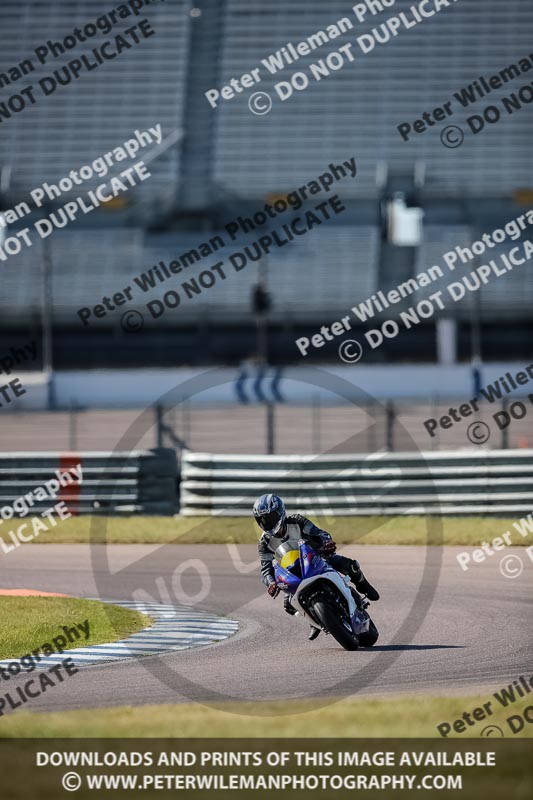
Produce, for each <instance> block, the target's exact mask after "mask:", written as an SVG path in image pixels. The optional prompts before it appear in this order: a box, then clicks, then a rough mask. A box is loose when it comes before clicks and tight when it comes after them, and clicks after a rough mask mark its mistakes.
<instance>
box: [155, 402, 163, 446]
mask: <svg viewBox="0 0 533 800" xmlns="http://www.w3.org/2000/svg"><path fill="white" fill-rule="evenodd" d="M155 431H156V434H155V436H156V440H155V446H156V447H163V406H161V405H159V404H158V405H156V407H155Z"/></svg>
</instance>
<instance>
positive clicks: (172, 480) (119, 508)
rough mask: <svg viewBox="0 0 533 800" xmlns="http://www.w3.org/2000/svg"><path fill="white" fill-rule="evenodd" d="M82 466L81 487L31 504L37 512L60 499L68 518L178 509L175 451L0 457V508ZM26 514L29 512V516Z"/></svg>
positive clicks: (165, 511) (73, 486) (0, 454)
mask: <svg viewBox="0 0 533 800" xmlns="http://www.w3.org/2000/svg"><path fill="white" fill-rule="evenodd" d="M78 464H81V467H82V479H81V483H78V482H74V483H71V484H70V485H69V486H65V487H63V488H61V489H60V491H59V493H58V496H57V500H51V499H50V497H47V498H46V499H43V500H40V501H35V504H34V508H35V509H36V510H39V509H42V510H44V509H46V508H50V507H51V506H52V505H53V504H54V503H55V502H57V501H58V500H61V501H63V502H64V503H65V504H66V505H67V507H68V508H69V510H70V511H71V513H73V514H120V513H124V514H128V513H130V514H131V513H145V514H174V513H175V512H176V511H177V507H178V491H177V486H178V463H177V459H176V453H175V451H174V450H170V449H166V448H157V449H155V450H138V451H133V452H131V453H105V452H98V453H95V452H92V453H91V452H82V453H10V454H7V453H0V506H10V505H11V504H12V503H13V501H14V500H15V499H16V498H18V497H21V496H22V495H25V494H27V493H29V492H32V491H35V490H36V489H37V488H38V487H39V486H43V484H45V483H46V481H49V480H51V479H52V478H54V477H55V474H56V472H57V471H59V472H64V471H67V470H68V469H70V468H75V467H76V466H77V465H78ZM30 513H31V512H30Z"/></svg>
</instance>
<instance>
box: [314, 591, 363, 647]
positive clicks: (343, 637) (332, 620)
mask: <svg viewBox="0 0 533 800" xmlns="http://www.w3.org/2000/svg"><path fill="white" fill-rule="evenodd" d="M313 613H314V615H315V616H316V617H317V619H319V620H320V622H321V623H322V625H323V626H324V628H325V629H326V630H327V631H328V633H331V635H332V636H333V638H334V639H336V640H337V642H338V643H339V644H340V645H341V647H344V649H345V650H357V648H358V647H359V639H358V638H357V636H356V635H355V633H353V632H351V631H349V630H348V628H347V627H346V626H345V625H344V624H343V623H342V621H341V620H340V619H339V617H338V615H337V613H336V612H335V611H334V610H333V609H332V608H331V606H330V605H329V604H328V603H325V602H324V601H322V600H317V601H316V602H315V603H313Z"/></svg>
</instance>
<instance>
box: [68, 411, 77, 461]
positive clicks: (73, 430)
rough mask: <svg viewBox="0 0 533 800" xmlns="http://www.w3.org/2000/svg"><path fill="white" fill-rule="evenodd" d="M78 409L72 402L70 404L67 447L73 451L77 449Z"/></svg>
mask: <svg viewBox="0 0 533 800" xmlns="http://www.w3.org/2000/svg"><path fill="white" fill-rule="evenodd" d="M77 414H78V411H77V409H76V407H75V406H74V403H72V402H71V404H70V413H69V437H68V438H69V449H70V451H71V452H72V453H74V452H75V451H76V450H77V449H78V416H77Z"/></svg>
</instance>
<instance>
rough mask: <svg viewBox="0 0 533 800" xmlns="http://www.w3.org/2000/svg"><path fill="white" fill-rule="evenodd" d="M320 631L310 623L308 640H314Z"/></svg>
mask: <svg viewBox="0 0 533 800" xmlns="http://www.w3.org/2000/svg"><path fill="white" fill-rule="evenodd" d="M321 632H322V631H321V630H320V628H315V626H314V625H311V633H310V634H309V641H310V642H314V641H315V639H316V637H317V636H319V635H320V633H321Z"/></svg>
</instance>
